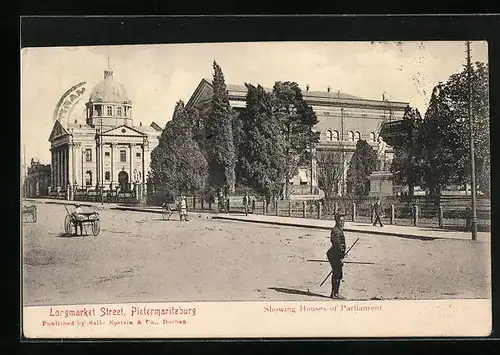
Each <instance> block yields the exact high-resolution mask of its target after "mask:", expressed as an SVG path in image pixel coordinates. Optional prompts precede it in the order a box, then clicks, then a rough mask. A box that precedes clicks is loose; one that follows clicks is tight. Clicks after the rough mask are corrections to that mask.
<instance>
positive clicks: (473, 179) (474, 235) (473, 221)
mask: <svg viewBox="0 0 500 355" xmlns="http://www.w3.org/2000/svg"><path fill="white" fill-rule="evenodd" d="M471 69H472V67H471V60H470V41H467V86H468V93H469V105H468V111H469V112H468V114H469V126H470V165H471V196H472V216H471V228H472V240H476V239H477V215H476V162H475V154H474V118H473V116H472V84H471V79H472V78H471Z"/></svg>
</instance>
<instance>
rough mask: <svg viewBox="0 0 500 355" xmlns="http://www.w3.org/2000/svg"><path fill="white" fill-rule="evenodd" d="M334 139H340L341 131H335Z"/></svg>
mask: <svg viewBox="0 0 500 355" xmlns="http://www.w3.org/2000/svg"><path fill="white" fill-rule="evenodd" d="M332 138H333V140H334V141H338V140H339V131H333V137H332Z"/></svg>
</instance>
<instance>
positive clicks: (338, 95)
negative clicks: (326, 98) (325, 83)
mask: <svg viewBox="0 0 500 355" xmlns="http://www.w3.org/2000/svg"><path fill="white" fill-rule="evenodd" d="M337 97H338V98H339V99H340V90H339V91H337Z"/></svg>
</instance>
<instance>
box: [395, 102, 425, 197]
mask: <svg viewBox="0 0 500 355" xmlns="http://www.w3.org/2000/svg"><path fill="white" fill-rule="evenodd" d="M403 124H404V128H405V132H404V134H405V137H404V138H403V139H399V140H397V141H396V144H395V145H394V158H393V161H392V165H391V171H392V173H393V174H394V180H395V182H396V183H399V184H401V185H408V192H409V195H410V196H412V195H413V191H414V187H415V185H417V184H419V182H420V177H421V168H422V167H421V154H420V153H421V145H420V142H419V134H418V132H419V129H420V126H421V125H422V116H421V115H420V112H419V111H418V109H415V108H412V107H411V106H408V107H407V108H406V111H405V113H404V115H403Z"/></svg>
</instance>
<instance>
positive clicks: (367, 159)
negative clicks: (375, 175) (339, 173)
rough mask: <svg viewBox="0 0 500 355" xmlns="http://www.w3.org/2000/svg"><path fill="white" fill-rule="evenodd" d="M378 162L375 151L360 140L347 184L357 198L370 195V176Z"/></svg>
mask: <svg viewBox="0 0 500 355" xmlns="http://www.w3.org/2000/svg"><path fill="white" fill-rule="evenodd" d="M376 162H377V154H376V153H375V150H373V148H372V147H370V145H369V144H368V143H367V142H366V141H365V140H363V139H360V140H358V142H357V143H356V150H355V151H354V153H353V155H352V158H351V161H350V163H349V169H348V170H347V184H348V186H349V187H350V188H349V190H350V192H351V193H352V194H354V195H356V196H367V195H368V193H369V192H370V174H371V173H372V172H373V171H374V170H375V167H376Z"/></svg>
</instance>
